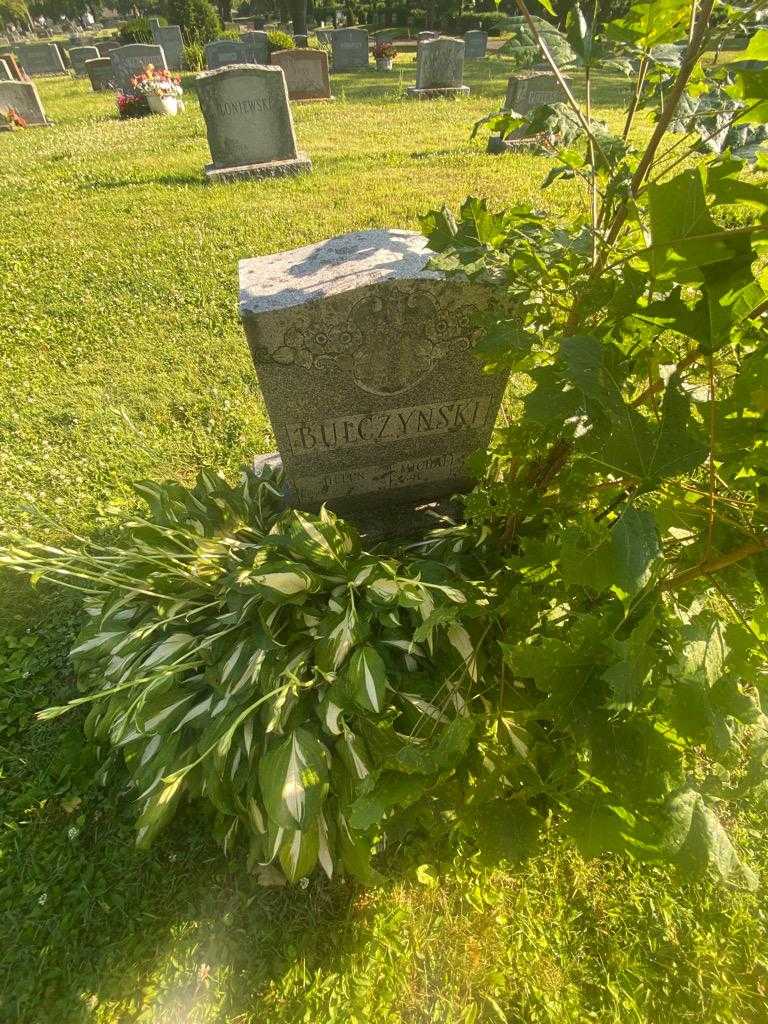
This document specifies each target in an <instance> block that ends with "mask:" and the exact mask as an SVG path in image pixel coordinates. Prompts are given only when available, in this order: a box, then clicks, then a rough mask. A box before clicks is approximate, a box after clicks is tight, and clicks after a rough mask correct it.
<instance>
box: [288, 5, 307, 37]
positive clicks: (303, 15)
mask: <svg viewBox="0 0 768 1024" xmlns="http://www.w3.org/2000/svg"><path fill="white" fill-rule="evenodd" d="M288 10H289V11H290V13H291V21H292V22H293V32H294V35H306V33H307V0H288Z"/></svg>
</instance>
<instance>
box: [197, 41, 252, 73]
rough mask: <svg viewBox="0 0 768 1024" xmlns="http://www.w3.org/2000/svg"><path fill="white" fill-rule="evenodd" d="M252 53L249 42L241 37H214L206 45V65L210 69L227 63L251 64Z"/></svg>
mask: <svg viewBox="0 0 768 1024" xmlns="http://www.w3.org/2000/svg"><path fill="white" fill-rule="evenodd" d="M250 62H251V54H250V50H249V48H248V44H247V43H244V42H241V41H240V40H239V39H214V41H213V42H212V43H206V46H205V66H206V68H207V69H208V71H215V70H216V68H223V67H226V66H227V64H249V63H250Z"/></svg>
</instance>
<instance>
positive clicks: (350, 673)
mask: <svg viewBox="0 0 768 1024" xmlns="http://www.w3.org/2000/svg"><path fill="white" fill-rule="evenodd" d="M346 672H347V681H348V684H349V687H350V692H351V694H352V695H353V696H354V699H355V700H356V701H357V703H358V704H359V705H360V707H362V708H365V709H366V710H367V711H376V712H379V711H381V709H382V707H383V706H384V695H385V693H386V688H387V670H386V666H385V665H384V661H383V659H382V657H381V655H380V654H379V653H378V651H377V650H376V648H375V647H372V646H371V645H370V644H365V645H364V646H362V647H358V648H357V650H355V651H354V652H353V653H352V655H351V657H350V659H349V662H348V664H347V669H346Z"/></svg>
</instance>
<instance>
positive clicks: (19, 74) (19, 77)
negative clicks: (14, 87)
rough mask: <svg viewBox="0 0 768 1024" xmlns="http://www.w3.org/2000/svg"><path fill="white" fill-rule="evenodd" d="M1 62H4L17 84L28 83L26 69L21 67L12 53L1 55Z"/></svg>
mask: <svg viewBox="0 0 768 1024" xmlns="http://www.w3.org/2000/svg"><path fill="white" fill-rule="evenodd" d="M0 60H4V61H5V63H6V64H7V65H8V70H9V71H10V72H11V78H12V79H13V80H15V81H16V82H26V81H27V76H26V75H25V73H24V69H23V68H21V67H20V66H19V63H18V61H17V60H16V57H15V56H14V55H13V54H12V53H0Z"/></svg>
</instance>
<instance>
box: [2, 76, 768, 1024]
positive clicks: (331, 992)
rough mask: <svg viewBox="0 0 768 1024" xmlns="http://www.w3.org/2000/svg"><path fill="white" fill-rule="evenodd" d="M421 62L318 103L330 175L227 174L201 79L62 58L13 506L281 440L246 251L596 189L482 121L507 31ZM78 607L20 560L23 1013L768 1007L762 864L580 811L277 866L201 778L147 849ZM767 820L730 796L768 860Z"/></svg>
mask: <svg viewBox="0 0 768 1024" xmlns="http://www.w3.org/2000/svg"><path fill="white" fill-rule="evenodd" d="M396 68H397V70H396V72H395V73H394V74H392V75H377V74H375V73H369V74H363V73H358V74H354V75H353V74H348V75H336V76H333V78H332V85H333V90H334V92H335V94H336V97H337V98H336V101H335V102H333V103H318V104H304V105H301V104H300V105H295V106H294V117H295V121H296V129H297V134H298V138H299V143H300V148H302V149H304V150H306V151H307V152H308V153H309V154H310V156H311V157H312V159H313V161H314V165H315V169H314V173H313V174H312V175H310V176H306V177H302V178H296V179H288V180H283V181H273V182H264V183H257V182H244V183H237V184H231V185H226V186H206V185H204V184H203V181H202V166H203V164H205V163H206V162H207V161H208V149H207V144H206V140H205V133H204V128H203V124H202V118H201V116H200V112H199V109H198V106H197V102H196V100H195V98H194V95H193V93H192V90H191V87H189V86H188V89H187V98H188V110H187V113H186V114H185V115H184V116H183V117H180V118H177V119H173V118H166V119H162V118H148V119H145V120H142V121H128V122H124V123H120V122H118V121H117V120H116V118H115V116H114V110H113V100H112V98H111V96H110V95H109V94H94V93H91V92H90V87H89V85H88V83H87V81H82V80H78V81H75V80H69V79H63V78H60V79H52V80H42V81H41V82H40V84H39V88H40V93H41V96H42V99H43V102H44V104H45V106H46V111H47V113H48V115H49V116H50V117H51V118H52V119H53V120H54V121H55V122H56V127H55V128H53V129H50V130H48V129H31V130H29V131H23V132H14V133H8V134H4V135H1V136H0V183H1V185H2V195H3V199H4V203H3V228H2V242H3V244H2V246H1V247H0V314H1V315H0V337H1V339H2V341H1V343H0V525H1V526H4V527H7V528H13V529H22V530H24V531H27V532H30V533H33V534H34V535H35V536H38V537H41V536H48V537H56V536H57V535H58V534H60V533H61V531H62V529H63V528H64V527H66V528H68V529H71V530H75V531H77V532H79V533H81V534H88V533H93V532H95V531H104V530H110V529H111V528H112V527H113V524H114V523H115V522H116V521H119V520H120V518H121V517H125V516H126V515H127V514H128V512H129V510H130V508H131V507H132V506H133V504H134V499H133V497H132V493H131V489H130V482H131V481H132V480H134V479H141V478H145V477H149V478H153V479H167V478H176V479H181V480H184V481H186V482H189V481H191V480H192V479H193V477H194V474H195V471H196V469H197V468H198V467H200V466H202V465H212V466H215V467H218V468H220V469H222V470H223V471H224V472H225V473H227V474H230V475H233V474H235V473H236V472H237V469H238V467H239V466H240V465H241V464H242V463H243V462H245V461H246V460H247V459H248V457H249V456H250V455H252V454H253V453H254V452H259V451H266V450H270V449H272V448H273V447H274V439H273V437H272V435H271V432H270V428H269V423H268V421H267V419H266V416H265V414H264V410H263V406H262V404H261V401H260V397H259V391H258V386H257V381H256V376H255V373H254V371H253V368H252V365H251V361H250V356H249V354H248V351H247V348H246V345H245V341H244V336H243V332H242V329H241V327H240V325H239V322H238V319H237V306H236V304H237V290H236V289H237V261H238V259H240V258H242V257H245V256H256V255H261V254H265V253H269V252H273V251H277V250H282V249H288V248H292V247H294V246H299V245H304V244H307V243H310V242H314V241H318V240H320V239H322V238H326V237H329V236H331V235H336V234H341V233H344V232H347V231H356V230H361V229H365V228H373V227H403V228H417V227H418V219H417V218H418V215H419V214H420V213H423V212H425V211H427V210H429V209H431V208H433V207H435V206H438V205H442V203H444V202H447V203H448V204H452V205H454V206H455V205H456V204H457V203H458V202H459V201H460V200H461V199H462V198H463V197H464V196H466V195H468V194H475V195H479V196H482V197H485V198H487V199H488V200H489V202H490V204H491V205H492V206H494V207H496V206H500V205H502V204H506V205H510V204H512V203H516V202H530V203H532V204H534V205H535V206H537V207H538V208H547V209H549V210H553V211H555V212H558V211H560V212H562V213H565V212H566V211H568V210H571V209H572V208H573V207H574V205H575V203H576V202H577V200H578V198H579V196H578V193H577V191H576V187H575V186H572V185H570V184H568V183H563V184H558V185H555V186H554V187H553V188H551V189H549V190H548V191H547V192H545V193H541V192H540V191H539V187H538V186H539V183H540V182H541V180H542V179H543V177H544V175H545V174H546V172H547V170H548V168H549V166H550V165H551V164H550V161H548V160H546V159H544V158H542V157H526V156H519V157H501V158H493V157H488V156H486V155H485V153H484V152H483V149H484V146H483V143H481V142H474V143H470V142H469V141H468V136H469V130H470V127H471V125H472V123H473V121H474V120H476V119H477V118H478V117H480V116H482V115H484V114H485V113H488V112H489V111H491V110H493V109H497V108H498V107H499V106H500V105H501V102H502V99H503V94H504V86H505V79H506V75H507V74H508V73H509V71H510V67H509V65H508V64H506V62H505V61H504V60H502V59H498V58H494V59H489V60H487V61H485V62H482V63H474V64H470V65H468V73H467V75H466V81H467V83H468V84H469V85H470V86H471V87H472V95H471V96H470V97H469V99H467V100H461V101H457V102H451V101H437V102H432V103H417V102H409V101H406V100H405V99H404V98H403V95H404V92H405V88H406V87H407V86H408V85H410V84H411V83H412V82H413V78H414V73H413V68H414V65H413V60H412V58H410V57H409V58H401V59H400V60H399V62H398V64H397V65H396ZM621 95H622V86H621V83H620V82H619V80H618V79H613V78H604V79H601V80H600V82H599V83H598V87H597V89H596V103H597V108H598V109H597V113H598V116H601V117H604V118H606V119H607V120H608V121H610V122H611V123H612V124H614V125H618V124H619V123H620V121H621V111H620V109H619V106H618V105H617V104H618V103H619V101H620V99H621ZM641 130H643V129H642V128H641ZM31 508H34V509H35V510H36V511H35V512H34V513H32V512H31V511H30V509H31ZM44 520H47V521H44ZM76 629H77V616H76V609H75V605H74V604H73V603H72V602H71V601H70V599H68V598H67V597H66V596H61V595H58V594H53V593H52V592H51V590H50V589H48V588H46V587H41V588H37V589H34V590H33V589H29V588H27V587H26V586H25V585H22V584H20V583H17V582H16V581H15V580H8V579H3V580H0V779H1V781H0V820H1V822H2V829H1V830H0V918H1V920H0V935H2V957H1V958H0V1021H2V1022H3V1024H75V1022H78V1024H79V1022H94V1024H128V1022H134V1021H135V1022H153V1024H156V1022H157V1024H210V1022H216V1024H224V1022H231V1024H288V1022H290V1024H300V1022H306V1024H330V1022H339V1024H368V1022H371V1024H427V1022H430V1024H436V1022H438V1024H459V1022H463V1024H474V1022H482V1024H485V1022H488V1024H491V1022H494V1024H496V1022H502V1024H503V1022H507V1024H516V1022H522V1021H525V1022H531V1024H540V1022H552V1024H555V1022H556V1024H582V1022H585V1021H596V1022H599V1024H614V1022H633V1024H645V1022H648V1024H655V1022H666V1021H675V1024H688V1022H690V1024H714V1022H718V1024H760V1022H766V1021H768V1009H767V1007H768V953H766V950H768V917H767V915H766V910H765V897H764V893H763V892H761V891H760V892H758V893H756V894H742V893H739V892H735V891H732V890H723V889H721V888H716V887H714V886H711V885H709V884H696V885H692V884H685V883H683V882H680V881H678V880H677V879H675V878H672V877H669V876H667V874H666V873H665V872H663V871H662V870H660V869H648V868H644V869H639V868H636V867H633V866H632V865H629V864H627V862H626V861H624V860H611V859H610V858H606V859H603V860H600V861H589V862H588V861H584V860H583V859H581V858H580V857H579V856H578V855H576V854H575V853H574V852H573V851H572V850H571V849H570V848H569V847H567V846H566V845H565V844H564V843H563V842H562V840H561V839H560V838H558V837H557V835H556V832H555V830H554V829H553V830H552V837H551V840H550V841H548V842H547V844H546V846H545V848H544V849H543V850H542V851H541V852H539V853H537V854H535V855H533V856H530V857H528V858H527V859H526V858H524V856H523V850H522V847H521V843H520V837H519V836H517V835H515V833H514V829H511V830H510V829H507V830H506V831H505V828H504V823H503V822H500V823H498V825H499V827H498V830H497V834H496V835H494V836H488V837H486V839H487V841H486V842H484V843H481V844H480V845H479V852H474V853H472V852H471V851H470V850H469V849H468V850H466V851H460V853H459V855H455V852H454V853H451V851H449V850H446V849H442V848H439V847H435V846H434V845H430V844H424V845H421V846H418V845H413V846H410V847H408V848H406V849H392V850H391V851H388V852H387V854H386V856H385V863H384V865H383V868H384V870H385V872H386V874H387V878H388V881H387V883H386V884H385V885H384V886H383V887H382V888H381V889H377V890H371V891H363V890H361V889H359V888H358V887H356V886H354V885H350V884H348V883H344V882H339V881H334V882H327V881H324V880H322V879H313V880H312V881H311V882H310V884H309V886H308V887H307V888H305V889H301V888H296V889H292V890H285V889H270V890H264V889H260V888H259V887H258V886H257V885H256V884H255V882H254V880H253V879H252V878H251V877H250V876H248V875H247V874H246V873H245V871H244V869H243V868H242V866H241V864H240V862H238V861H233V862H231V863H229V864H227V863H226V862H225V861H224V860H223V858H222V855H221V854H220V852H219V849H218V847H217V846H216V844H215V843H214V841H213V840H212V839H211V838H210V837H209V836H208V835H207V833H206V826H205V822H204V821H201V819H200V818H199V816H197V813H196V810H195V809H194V808H193V809H191V810H187V811H186V812H184V813H183V814H182V815H181V816H180V817H179V818H178V819H177V820H176V821H175V822H174V824H173V825H172V826H171V828H170V829H169V830H168V831H167V832H166V833H165V834H164V835H163V837H162V839H161V840H160V841H159V842H158V843H157V844H156V846H155V847H154V848H153V849H152V850H151V851H150V852H149V853H148V854H144V853H137V852H136V851H135V850H134V848H133V826H132V813H133V808H132V804H131V799H130V794H129V793H127V792H126V791H125V776H124V775H123V774H122V773H121V771H120V769H119V766H115V767H114V768H113V769H111V770H110V771H109V772H108V774H107V777H106V780H105V781H104V782H103V783H101V782H99V781H96V780H95V775H96V768H97V765H96V763H95V761H94V754H93V752H92V751H91V750H90V748H88V747H86V746H85V745H84V742H83V740H82V734H81V723H80V720H79V719H78V718H77V717H75V716H72V717H65V718H63V719H59V720H57V721H54V722H51V723H48V724H41V725H38V724H36V723H35V722H34V718H33V716H34V712H35V711H36V710H37V709H39V708H40V707H43V706H46V705H49V704H58V703H63V702H64V701H65V700H66V699H67V698H68V697H69V696H71V695H72V692H73V684H72V680H71V678H70V675H69V671H68V668H67V660H66V652H67V650H68V647H69V645H70V643H71V640H72V637H73V635H74V633H75V631H76ZM764 821H765V807H764V806H763V807H755V808H754V809H753V810H752V811H751V812H746V813H745V814H744V816H743V817H742V818H741V819H739V820H738V821H737V822H735V823H734V827H735V828H736V829H737V831H738V833H739V838H740V839H741V840H742V841H743V843H744V845H745V847H746V849H747V851H748V852H749V853H750V854H751V857H752V862H753V864H754V865H755V866H756V867H757V868H758V869H760V868H761V866H766V865H768V846H767V844H766V838H765V830H764ZM500 851H504V853H505V854H506V856H507V858H508V859H509V861H510V863H504V862H502V861H500V860H499V852H500Z"/></svg>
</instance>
